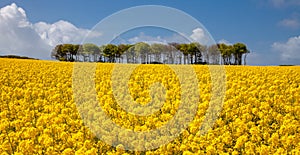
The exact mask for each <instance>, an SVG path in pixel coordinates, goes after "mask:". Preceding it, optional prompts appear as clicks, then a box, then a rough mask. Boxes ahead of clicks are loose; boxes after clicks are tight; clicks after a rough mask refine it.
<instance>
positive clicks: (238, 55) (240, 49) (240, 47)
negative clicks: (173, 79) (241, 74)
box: [233, 43, 249, 65]
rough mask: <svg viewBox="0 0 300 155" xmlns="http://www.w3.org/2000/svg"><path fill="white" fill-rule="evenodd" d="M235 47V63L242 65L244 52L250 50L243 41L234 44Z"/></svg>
mask: <svg viewBox="0 0 300 155" xmlns="http://www.w3.org/2000/svg"><path fill="white" fill-rule="evenodd" d="M233 48H234V52H233V55H234V59H235V61H234V64H235V65H242V56H243V54H245V53H248V52H249V51H248V49H247V47H246V45H245V44H243V43H236V44H234V45H233Z"/></svg>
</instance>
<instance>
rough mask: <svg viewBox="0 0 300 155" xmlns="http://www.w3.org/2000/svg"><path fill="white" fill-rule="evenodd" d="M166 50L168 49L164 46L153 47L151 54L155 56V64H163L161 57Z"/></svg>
mask: <svg viewBox="0 0 300 155" xmlns="http://www.w3.org/2000/svg"><path fill="white" fill-rule="evenodd" d="M165 50H166V49H165V46H164V45H163V44H158V43H154V44H152V45H151V53H152V54H153V55H154V61H155V62H161V55H162V54H163V52H164V51H165ZM150 61H151V60H150Z"/></svg>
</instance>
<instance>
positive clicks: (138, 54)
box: [134, 42, 151, 63]
mask: <svg viewBox="0 0 300 155" xmlns="http://www.w3.org/2000/svg"><path fill="white" fill-rule="evenodd" d="M134 51H135V59H136V58H140V60H141V63H149V62H150V61H151V60H150V61H149V55H150V53H151V47H150V45H149V44H147V43H144V42H139V43H136V44H135V45H134ZM150 59H151V57H150ZM135 61H136V60H135ZM135 63H136V62H135Z"/></svg>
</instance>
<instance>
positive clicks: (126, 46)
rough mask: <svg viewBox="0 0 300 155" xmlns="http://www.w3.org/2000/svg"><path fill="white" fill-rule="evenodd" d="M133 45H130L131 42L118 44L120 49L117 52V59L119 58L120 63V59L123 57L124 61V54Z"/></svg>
mask: <svg viewBox="0 0 300 155" xmlns="http://www.w3.org/2000/svg"><path fill="white" fill-rule="evenodd" d="M132 46H133V45H129V44H120V45H118V50H117V53H116V59H118V60H119V63H120V59H122V61H123V57H122V55H123V54H124V53H125V52H126V51H127V50H128V49H129V48H130V47H132Z"/></svg>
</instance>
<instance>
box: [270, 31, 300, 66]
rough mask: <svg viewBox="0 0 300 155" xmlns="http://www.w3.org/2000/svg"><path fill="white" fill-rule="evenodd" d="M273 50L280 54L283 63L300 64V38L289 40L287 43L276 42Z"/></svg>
mask: <svg viewBox="0 0 300 155" xmlns="http://www.w3.org/2000/svg"><path fill="white" fill-rule="evenodd" d="M272 49H273V50H274V51H275V52H278V53H279V54H280V59H281V60H282V61H283V62H291V63H298V64H299V62H300V36H297V37H292V38H289V39H288V41H287V42H285V43H280V42H275V43H273V45H272Z"/></svg>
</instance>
